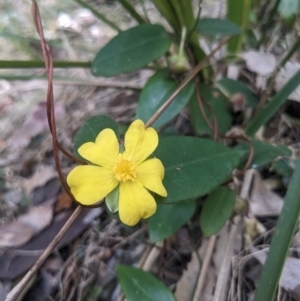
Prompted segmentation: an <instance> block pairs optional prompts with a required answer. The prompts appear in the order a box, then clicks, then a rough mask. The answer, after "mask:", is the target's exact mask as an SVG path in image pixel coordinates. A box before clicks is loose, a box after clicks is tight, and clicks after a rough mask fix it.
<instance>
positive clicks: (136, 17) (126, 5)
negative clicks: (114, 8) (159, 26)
mask: <svg viewBox="0 0 300 301" xmlns="http://www.w3.org/2000/svg"><path fill="white" fill-rule="evenodd" d="M118 1H119V3H120V4H121V5H122V6H123V7H124V8H125V9H126V10H127V12H128V13H129V14H130V16H131V17H132V18H133V19H134V20H136V21H137V22H138V23H139V24H143V23H146V22H145V20H144V19H143V18H142V17H141V15H140V14H139V13H138V12H137V11H136V9H135V8H134V7H133V6H132V5H131V4H130V3H129V2H128V1H127V0H118Z"/></svg>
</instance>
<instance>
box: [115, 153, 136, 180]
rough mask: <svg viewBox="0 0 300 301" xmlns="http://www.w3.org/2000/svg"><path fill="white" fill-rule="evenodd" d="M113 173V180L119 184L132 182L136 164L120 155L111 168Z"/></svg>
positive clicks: (134, 176)
mask: <svg viewBox="0 0 300 301" xmlns="http://www.w3.org/2000/svg"><path fill="white" fill-rule="evenodd" d="M113 171H114V173H115V178H116V179H117V180H118V181H119V182H127V181H134V180H135V178H136V174H137V170H136V164H135V163H134V162H132V161H130V160H127V159H125V158H124V157H123V156H122V155H119V160H118V161H117V163H116V165H115V167H114V168H113Z"/></svg>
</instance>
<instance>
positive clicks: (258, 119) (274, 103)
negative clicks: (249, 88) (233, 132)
mask: <svg viewBox="0 0 300 301" xmlns="http://www.w3.org/2000/svg"><path fill="white" fill-rule="evenodd" d="M299 82H300V70H299V71H298V72H296V73H295V74H294V76H293V77H291V78H290V79H289V81H288V82H287V83H286V84H285V85H284V86H283V87H282V88H281V90H280V91H279V92H278V93H276V94H275V95H274V96H273V97H272V98H271V99H270V101H269V102H268V103H267V104H266V105H265V106H264V107H263V108H262V109H261V110H260V111H259V112H258V113H257V114H256V115H255V116H254V118H253V119H252V120H251V121H250V122H249V124H248V125H247V127H246V129H245V133H246V134H247V135H248V136H253V135H254V134H255V133H256V132H257V131H258V130H259V128H260V127H261V126H262V125H264V124H265V123H267V122H268V121H269V120H270V119H271V118H272V117H273V116H274V114H276V113H277V112H278V110H279V108H280V107H281V106H282V105H283V104H284V103H285V102H286V100H287V98H288V97H289V96H290V94H291V93H292V92H293V91H294V90H295V89H296V88H297V87H298V85H299Z"/></svg>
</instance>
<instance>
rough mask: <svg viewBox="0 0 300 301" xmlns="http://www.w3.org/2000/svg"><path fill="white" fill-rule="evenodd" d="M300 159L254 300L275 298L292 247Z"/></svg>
mask: <svg viewBox="0 0 300 301" xmlns="http://www.w3.org/2000/svg"><path fill="white" fill-rule="evenodd" d="M299 183H300V159H299V158H298V161H297V164H296V168H295V171H294V173H293V176H292V178H291V181H290V184H289V187H288V190H287V193H286V196H285V201H284V203H283V207H282V210H281V213H280V216H279V219H278V221H277V225H276V228H275V233H274V236H273V238H272V242H271V245H270V250H269V252H268V256H267V260H266V262H265V264H264V267H263V271H262V274H261V276H260V279H259V282H258V286H257V289H256V292H255V296H254V301H270V300H274V297H275V293H276V291H277V287H278V282H279V279H280V276H281V272H282V269H283V266H284V263H285V259H286V257H287V254H288V252H289V249H290V245H291V242H292V239H293V237H294V233H295V229H296V228H297V226H298V224H299V213H300V185H299Z"/></svg>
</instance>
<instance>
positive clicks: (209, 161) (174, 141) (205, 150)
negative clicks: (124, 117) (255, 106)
mask: <svg viewBox="0 0 300 301" xmlns="http://www.w3.org/2000/svg"><path fill="white" fill-rule="evenodd" d="M243 154H244V151H241V150H234V149H231V148H228V147H226V146H223V145H222V144H220V143H217V142H214V141H212V140H208V139H200V138H195V137H166V138H162V139H160V142H159V145H158V148H157V149H156V151H155V152H154V155H155V156H156V157H157V158H159V159H160V160H161V161H162V163H163V165H164V167H165V178H164V180H163V183H164V185H165V188H166V190H167V192H168V196H167V197H166V198H162V197H157V200H159V201H162V202H164V203H170V202H177V201H182V200H187V199H192V198H197V197H199V196H201V195H204V194H206V193H208V192H209V191H211V190H212V189H214V188H215V187H217V186H219V185H220V184H221V183H223V182H224V181H225V180H227V179H228V178H229V177H230V175H231V173H232V171H233V169H234V168H235V167H236V166H237V165H238V163H239V160H240V158H241V157H242V156H243Z"/></svg>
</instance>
